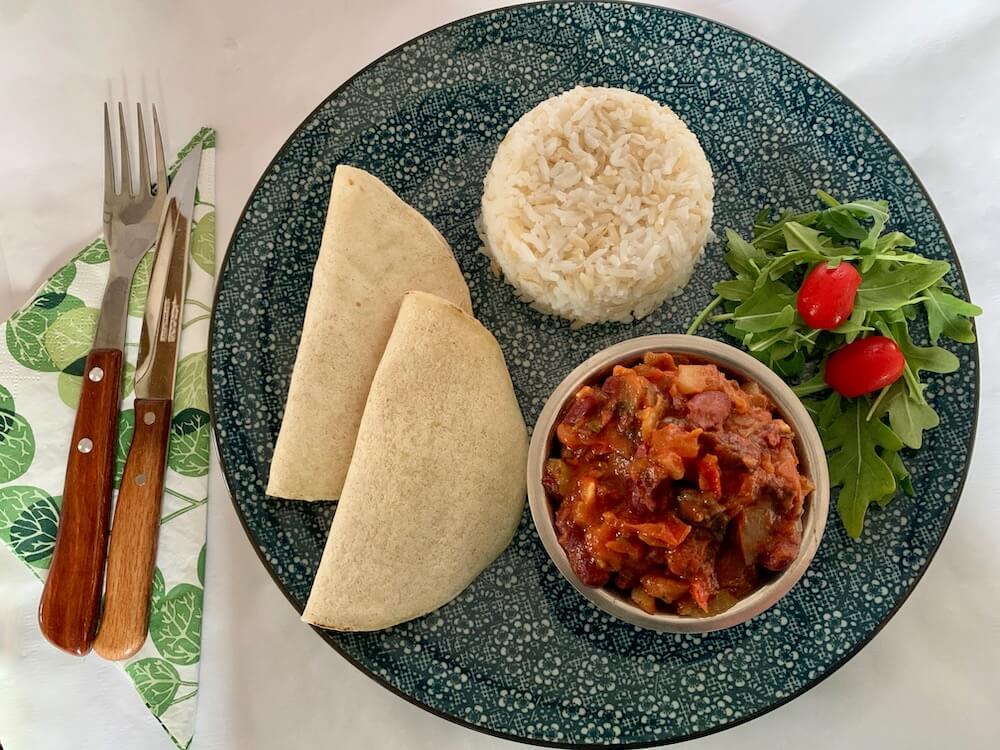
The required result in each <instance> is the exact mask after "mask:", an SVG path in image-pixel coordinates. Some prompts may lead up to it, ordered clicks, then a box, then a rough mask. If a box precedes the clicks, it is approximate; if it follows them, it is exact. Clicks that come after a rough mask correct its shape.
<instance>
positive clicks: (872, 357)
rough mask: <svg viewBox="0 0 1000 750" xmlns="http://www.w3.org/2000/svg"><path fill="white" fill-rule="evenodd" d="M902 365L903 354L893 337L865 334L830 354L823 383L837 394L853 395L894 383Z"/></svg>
mask: <svg viewBox="0 0 1000 750" xmlns="http://www.w3.org/2000/svg"><path fill="white" fill-rule="evenodd" d="M905 367H906V358H905V357H903V352H901V351H900V350H899V347H898V346H896V342H895V341H893V340H892V339H890V338H886V337H885V336H869V337H868V338H866V339H858V340H857V341H853V342H851V343H850V344H848V345H847V346H845V347H842V348H840V349H838V350H837V351H835V352H834V353H833V354H831V355H830V358H829V359H828V360H827V361H826V374H825V377H826V384H827V385H828V386H830V387H831V388H833V390H835V391H836V392H837V393H839V394H840V395H841V396H846V397H847V398H854V397H856V396H863V395H864V394H866V393H871V392H872V391H877V390H879V389H880V388H885V387H886V386H887V385H891V384H892V383H895V382H896V381H897V380H899V376H900V375H902V374H903V368H905Z"/></svg>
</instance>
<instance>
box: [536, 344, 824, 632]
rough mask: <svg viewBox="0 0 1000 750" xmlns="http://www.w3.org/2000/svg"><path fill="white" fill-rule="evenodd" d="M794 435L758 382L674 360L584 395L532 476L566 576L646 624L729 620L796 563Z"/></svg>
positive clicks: (631, 371)
mask: <svg viewBox="0 0 1000 750" xmlns="http://www.w3.org/2000/svg"><path fill="white" fill-rule="evenodd" d="M794 437H795V436H794V435H793V433H792V429H791V427H790V426H789V425H788V424H787V423H786V422H785V421H784V420H783V419H781V417H780V415H778V413H777V409H776V407H775V405H774V404H773V402H772V401H771V399H770V398H769V397H768V396H767V394H766V393H764V391H763V390H761V388H760V386H758V385H757V384H756V383H754V382H749V381H748V382H742V383H741V382H738V381H736V380H734V379H733V378H732V377H729V376H728V375H727V374H726V373H724V372H723V371H721V370H720V369H719V368H718V367H717V366H716V365H714V364H708V363H703V362H699V361H697V360H695V359H693V358H690V357H686V356H683V355H671V354H668V353H666V352H648V353H647V354H646V355H645V356H644V357H643V359H642V361H641V362H639V363H637V364H635V365H633V366H631V367H625V366H621V365H619V366H616V367H615V368H614V370H613V371H612V372H611V374H610V375H609V376H607V377H606V378H604V379H603V381H601V382H599V383H594V384H592V385H585V386H583V387H581V388H580V389H579V390H578V391H577V392H576V394H575V395H574V397H573V399H572V400H571V401H570V402H569V403H568V404H567V405H566V407H565V408H564V410H563V413H562V416H561V418H560V421H559V423H558V425H557V427H556V432H555V437H554V438H553V441H552V443H553V444H552V450H551V455H550V457H549V459H548V460H547V461H546V464H545V471H544V474H543V484H544V486H545V491H546V494H547V495H548V498H549V500H550V502H551V503H552V505H553V507H554V508H555V525H556V532H557V534H558V536H559V542H560V544H561V545H562V547H563V549H564V550H565V551H566V554H567V556H568V557H569V561H570V563H571V565H572V567H573V571H574V572H575V573H576V575H577V576H578V577H579V578H580V580H581V581H583V583H585V584H586V585H588V586H609V587H612V588H614V589H616V590H618V591H620V592H621V593H622V594H623V595H624V596H625V597H627V598H628V599H629V600H631V601H632V602H633V603H634V604H635V605H636V606H638V607H640V608H641V609H643V610H645V611H646V612H649V613H651V614H652V613H655V612H670V613H675V614H681V615H689V616H699V615H706V614H716V613H718V612H722V611H724V610H726V609H728V608H729V607H730V606H732V605H733V604H734V603H735V602H736V601H738V600H739V599H741V598H743V597H745V596H747V595H748V594H750V593H751V592H753V591H754V590H755V589H757V588H759V587H760V586H761V585H763V584H764V583H765V582H766V581H767V580H768V579H769V578H770V577H772V576H773V574H775V573H777V572H780V571H782V570H784V569H785V568H787V567H788V566H789V565H790V564H791V562H792V561H793V560H794V559H795V557H796V556H797V554H798V551H799V546H800V544H801V541H802V506H803V501H804V499H805V497H806V496H807V495H808V494H809V492H810V491H811V490H812V484H811V483H810V481H809V479H808V478H807V477H805V476H803V475H802V473H801V471H800V466H799V460H798V456H797V454H796V451H795V443H794Z"/></svg>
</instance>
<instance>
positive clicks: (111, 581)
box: [94, 399, 171, 661]
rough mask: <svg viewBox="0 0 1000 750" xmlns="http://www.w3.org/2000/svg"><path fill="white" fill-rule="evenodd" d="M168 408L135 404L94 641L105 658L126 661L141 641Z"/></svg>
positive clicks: (161, 403) (158, 402) (152, 402)
mask: <svg viewBox="0 0 1000 750" xmlns="http://www.w3.org/2000/svg"><path fill="white" fill-rule="evenodd" d="M170 410H171V402H170V401H169V400H166V399H136V401H135V432H134V433H133V436H132V447H131V448H129V452H128V458H127V459H126V460H125V471H124V473H123V474H122V481H121V485H120V486H119V488H118V502H117V503H116V504H115V520H114V523H113V524H112V527H111V542H110V544H109V545H108V574H107V583H106V585H105V591H104V613H103V614H102V615H101V625H100V629H99V630H98V631H97V639H96V640H95V641H94V650H95V651H96V652H97V653H98V654H100V655H101V656H103V657H104V658H105V659H111V660H114V661H117V660H119V659H127V658H128V657H130V656H132V654H134V653H135V652H136V651H138V650H139V649H140V648H142V644H143V643H145V642H146V632H147V630H148V629H149V599H150V592H151V590H152V587H153V568H154V566H155V564H156V541H157V537H158V536H159V530H160V505H161V504H162V500H163V475H164V471H165V470H166V465H167V445H168V443H169V442H170Z"/></svg>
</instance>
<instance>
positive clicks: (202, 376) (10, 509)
mask: <svg viewBox="0 0 1000 750" xmlns="http://www.w3.org/2000/svg"><path fill="white" fill-rule="evenodd" d="M198 143H201V145H202V148H203V149H204V151H203V153H202V157H201V171H200V174H199V175H198V190H197V192H196V194H195V209H194V218H195V222H194V226H193V229H192V238H191V258H190V260H191V262H190V263H189V282H188V286H187V296H186V299H185V304H184V314H183V323H182V330H181V337H180V351H179V358H178V364H177V377H176V381H175V386H174V415H173V421H172V424H171V433H170V445H169V448H168V453H167V466H168V469H167V476H166V488H165V490H164V496H163V509H162V514H161V518H160V539H159V546H158V548H157V555H156V572H155V575H154V578H153V593H152V601H151V606H150V620H149V636H148V637H147V638H146V643H145V644H144V645H143V647H142V649H141V650H140V651H139V652H138V653H137V654H136V655H135V656H133V657H132V658H131V659H128V660H126V661H123V662H119V664H120V666H121V667H122V669H123V671H124V672H125V674H126V675H127V676H128V679H130V680H131V681H132V683H133V685H134V686H135V689H136V690H137V691H138V693H139V697H140V698H141V699H142V700H143V701H144V702H145V704H146V705H147V706H148V707H149V710H150V711H151V712H152V713H153V715H154V716H155V717H156V718H157V720H159V722H160V724H161V725H162V726H163V728H164V729H165V730H166V732H167V734H169V735H170V739H171V740H173V742H174V744H176V745H177V747H178V748H187V747H188V746H189V745H190V744H191V737H192V734H193V730H194V716H195V706H196V702H197V695H198V662H199V658H200V655H201V618H202V598H203V592H204V586H205V519H206V515H207V513H206V503H207V501H208V465H209V454H210V449H209V443H210V431H211V426H210V422H209V417H208V383H207V372H208V367H207V365H208V353H207V349H208V328H209V318H210V314H211V311H212V300H213V290H214V286H215V206H214V204H213V201H214V191H215V184H214V175H215V132H214V131H213V130H210V129H208V128H202V129H201V130H200V131H199V132H198V133H197V134H196V135H195V136H194V137H193V138H192V139H191V141H190V142H189V143H188V144H187V145H186V146H185V147H184V148H183V149H181V151H180V152H179V153H178V155H177V160H176V161H175V163H174V164H173V165H172V166H171V168H170V170H169V171H170V173H171V174H173V171H174V170H175V169H176V168H177V165H178V163H179V162H180V160H181V159H182V158H183V157H184V155H186V154H187V153H188V152H189V151H190V150H191V149H192V148H194V146H195V145H196V144H198ZM152 260H153V253H152V251H150V253H148V254H147V255H146V257H145V258H143V260H142V262H141V263H140V264H139V268H138V270H137V271H136V273H135V277H134V278H133V280H132V289H131V293H130V296H129V310H128V313H129V319H128V327H127V333H126V344H125V360H126V364H125V371H124V374H123V385H122V392H123V394H124V400H123V401H122V406H121V416H120V418H119V422H118V453H117V461H116V469H115V485H116V487H117V485H118V482H119V480H120V477H121V472H122V469H123V467H124V464H125V456H126V454H127V452H128V447H129V444H130V442H131V439H132V432H133V429H134V424H135V412H134V410H133V408H132V402H133V400H134V394H133V385H134V376H135V360H136V356H137V354H138V341H139V332H140V329H141V327H142V314H143V309H144V306H145V299H146V290H147V287H148V285H149V272H150V267H151V265H152ZM109 270H110V262H109V258H108V248H107V245H106V244H105V243H104V240H103V239H97V240H94V241H93V242H91V243H90V244H89V245H87V246H86V247H85V248H83V249H82V250H81V251H80V252H79V253H77V255H76V256H75V257H74V258H73V259H72V260H70V261H69V262H68V263H67V264H66V265H64V266H63V267H62V268H60V269H59V270H58V271H57V272H56V273H55V274H54V275H53V276H52V277H51V278H49V279H48V281H46V282H45V283H44V284H43V285H42V286H41V288H40V289H39V290H38V291H37V292H36V293H35V295H34V296H33V297H32V299H31V300H29V301H28V303H27V304H25V305H24V307H22V308H21V309H20V310H18V311H17V312H16V313H14V315H13V316H11V318H10V319H9V320H8V321H7V322H6V323H4V324H3V325H2V326H0V540H2V541H3V544H4V545H5V546H6V547H7V548H9V549H10V550H11V552H13V553H14V554H15V555H16V556H17V557H18V558H19V559H20V560H21V561H22V562H24V564H25V565H27V566H28V567H29V568H30V569H31V571H32V572H33V573H34V574H35V575H36V576H37V577H38V579H39V580H40V581H42V580H44V579H45V575H46V572H47V569H48V565H49V561H50V560H51V558H52V548H53V546H54V545H55V535H56V528H57V525H58V520H59V505H60V500H61V493H62V489H63V480H64V478H65V476H64V475H65V471H66V457H67V455H68V451H69V441H70V435H71V433H72V429H73V420H74V417H75V413H76V404H77V401H78V400H79V398H80V386H81V381H82V375H83V365H84V360H85V359H86V356H87V352H88V351H89V349H90V346H91V342H92V340H93V336H94V330H95V327H96V325H97V317H98V308H99V307H100V302H101V298H102V296H103V292H104V285H105V282H106V281H107V278H108V272H109ZM39 594H41V587H39ZM66 658H73V657H69V656H67V657H66ZM87 658H91V659H94V658H99V657H97V656H96V655H93V654H92V655H90V656H88V657H87Z"/></svg>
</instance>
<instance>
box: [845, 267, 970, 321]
mask: <svg viewBox="0 0 1000 750" xmlns="http://www.w3.org/2000/svg"><path fill="white" fill-rule="evenodd" d="M950 269H951V264H950V263H948V262H947V261H943V260H938V261H934V262H932V263H927V264H926V265H916V264H914V265H908V266H903V267H902V268H895V269H889V268H877V269H875V270H873V271H872V272H871V273H869V274H867V275H865V274H864V269H862V275H863V276H864V278H863V279H862V280H861V286H860V287H858V296H857V298H856V300H855V303H854V304H855V306H856V307H858V308H861V309H862V310H866V311H878V310H897V309H899V308H900V307H902V306H903V305H905V304H906V303H907V302H909V300H910V298H911V297H913V296H914V295H915V294H916V293H917V292H922V291H923V290H924V289H926V288H927V287H929V286H930V285H931V284H933V283H935V282H936V281H938V280H939V279H940V278H941V277H942V276H944V275H945V274H946V273H948V271H949V270H950Z"/></svg>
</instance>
